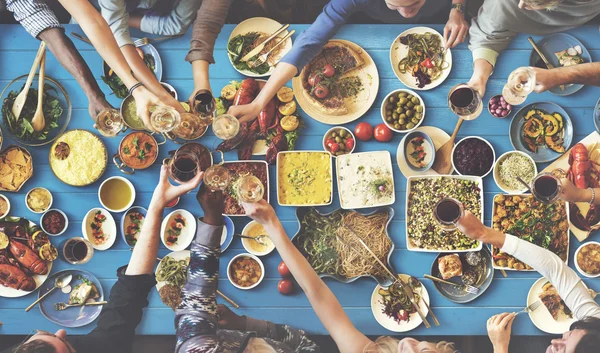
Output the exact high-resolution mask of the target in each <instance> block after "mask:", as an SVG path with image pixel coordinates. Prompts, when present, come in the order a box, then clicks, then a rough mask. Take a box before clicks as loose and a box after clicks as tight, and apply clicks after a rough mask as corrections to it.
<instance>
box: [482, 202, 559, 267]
mask: <svg viewBox="0 0 600 353" xmlns="http://www.w3.org/2000/svg"><path fill="white" fill-rule="evenodd" d="M492 228H494V229H496V230H499V231H501V232H504V233H509V234H512V235H514V236H516V237H518V238H520V239H523V240H526V241H528V242H530V243H532V244H535V245H538V246H540V247H542V248H544V249H548V250H550V251H551V252H553V253H555V254H556V255H558V257H560V258H561V259H562V260H563V261H564V262H566V263H568V260H569V208H568V207H567V205H566V203H565V202H563V201H560V202H555V203H553V204H550V205H546V204H543V203H541V202H540V201H537V200H536V199H535V198H534V197H533V196H531V195H529V194H523V195H504V194H498V195H496V196H495V197H494V206H493V209H492ZM532 229H535V230H536V231H535V232H532V231H531V230H532ZM492 254H493V256H494V268H496V269H502V270H511V271H535V270H534V269H533V268H531V267H529V266H528V265H527V264H525V263H523V262H522V261H519V260H518V259H516V258H514V257H513V256H511V255H509V254H506V253H503V252H502V251H501V250H500V249H498V248H495V247H492Z"/></svg>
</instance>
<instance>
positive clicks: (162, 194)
mask: <svg viewBox="0 0 600 353" xmlns="http://www.w3.org/2000/svg"><path fill="white" fill-rule="evenodd" d="M202 177H204V172H200V173H198V174H197V175H196V176H195V177H194V179H192V180H190V181H188V182H186V183H183V184H181V185H178V186H175V185H173V184H171V182H170V181H169V172H168V167H167V166H166V165H162V166H161V167H160V179H159V181H158V185H156V188H155V189H154V193H153V194H152V200H151V201H150V205H151V206H152V205H156V206H158V207H160V208H165V206H166V205H167V204H168V203H169V202H171V201H172V200H174V199H176V198H178V197H180V196H181V195H184V194H186V193H188V192H190V191H191V190H193V189H195V188H196V187H197V186H198V184H200V181H201V180H202Z"/></svg>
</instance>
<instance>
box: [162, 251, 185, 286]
mask: <svg viewBox="0 0 600 353" xmlns="http://www.w3.org/2000/svg"><path fill="white" fill-rule="evenodd" d="M189 262H190V258H189V257H187V258H185V259H184V260H175V259H174V258H172V257H170V256H165V257H164V258H163V259H162V260H161V261H160V264H159V270H158V273H157V274H156V280H157V281H158V282H167V284H171V285H174V286H175V287H178V288H182V287H183V285H184V284H185V281H186V279H187V267H188V264H189Z"/></svg>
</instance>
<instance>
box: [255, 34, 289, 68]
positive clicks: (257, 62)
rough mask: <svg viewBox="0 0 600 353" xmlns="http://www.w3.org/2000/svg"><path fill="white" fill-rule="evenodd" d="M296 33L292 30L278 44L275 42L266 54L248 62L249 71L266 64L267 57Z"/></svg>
mask: <svg viewBox="0 0 600 353" xmlns="http://www.w3.org/2000/svg"><path fill="white" fill-rule="evenodd" d="M294 33H296V30H294V29H292V30H291V31H290V32H289V33H288V34H286V35H285V36H284V37H283V38H281V40H279V42H277V44H275V45H274V46H273V47H272V48H271V49H270V50H269V51H268V52H266V53H264V54H262V55H260V56H258V57H257V58H256V59H254V60H253V61H248V67H250V68H251V69H253V68H255V67H257V66H260V65H262V64H264V63H266V62H267V59H268V58H269V55H271V53H272V52H273V51H274V50H275V49H277V47H278V46H280V45H281V44H283V43H285V41H286V40H287V39H288V38H289V37H291V36H292V34H294Z"/></svg>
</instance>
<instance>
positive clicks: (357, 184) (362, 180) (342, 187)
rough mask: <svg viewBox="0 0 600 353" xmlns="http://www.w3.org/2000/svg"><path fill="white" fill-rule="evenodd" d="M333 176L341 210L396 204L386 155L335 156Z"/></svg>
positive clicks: (385, 152) (390, 169)
mask: <svg viewBox="0 0 600 353" xmlns="http://www.w3.org/2000/svg"><path fill="white" fill-rule="evenodd" d="M336 175H337V185H338V193H339V197H340V206H341V207H342V208H343V209H346V210H351V209H360V208H367V207H379V206H387V205H391V204H393V203H394V202H395V201H396V194H395V193H394V173H393V168H392V158H391V155H390V153H389V152H388V151H376V152H361V153H354V154H346V155H342V156H338V158H337V160H336Z"/></svg>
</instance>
